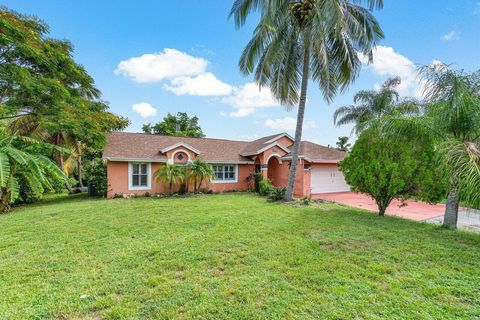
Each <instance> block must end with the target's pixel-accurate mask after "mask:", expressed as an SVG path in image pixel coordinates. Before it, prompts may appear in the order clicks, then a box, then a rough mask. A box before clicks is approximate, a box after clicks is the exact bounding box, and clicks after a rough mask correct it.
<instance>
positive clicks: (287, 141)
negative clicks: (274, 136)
mask: <svg viewBox="0 0 480 320" xmlns="http://www.w3.org/2000/svg"><path fill="white" fill-rule="evenodd" d="M277 142H278V143H280V144H282V145H284V146H285V147H287V148H288V147H290V146H292V145H293V142H292V140H290V138H287V137H282V138H280V139H278V140H277Z"/></svg>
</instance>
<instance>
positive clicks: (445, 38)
mask: <svg viewBox="0 0 480 320" xmlns="http://www.w3.org/2000/svg"><path fill="white" fill-rule="evenodd" d="M458 37H459V35H458V33H457V32H456V31H450V32H447V33H445V34H444V35H443V36H441V37H440V39H441V40H443V41H453V40H457V39H458Z"/></svg>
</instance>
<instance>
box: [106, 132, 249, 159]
mask: <svg viewBox="0 0 480 320" xmlns="http://www.w3.org/2000/svg"><path fill="white" fill-rule="evenodd" d="M178 142H184V143H186V144H188V145H190V146H192V147H194V148H195V149H198V150H199V151H200V152H201V153H200V155H199V157H200V158H202V159H204V160H205V161H214V162H217V161H226V162H227V161H231V162H233V161H236V162H244V161H252V160H251V159H248V158H245V157H242V156H241V155H240V152H241V151H242V150H243V148H245V146H246V145H247V144H248V142H247V141H233V140H223V139H210V138H190V137H174V136H162V135H154V134H144V133H129V132H112V133H110V134H109V135H108V137H107V144H106V147H105V149H104V151H103V157H104V158H106V159H108V158H114V159H115V158H117V159H119V158H126V159H151V160H154V161H166V160H167V159H166V157H165V155H162V154H161V153H160V150H161V149H163V148H166V147H168V146H171V145H173V144H175V143H178Z"/></svg>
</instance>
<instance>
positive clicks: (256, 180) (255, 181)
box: [252, 172, 263, 192]
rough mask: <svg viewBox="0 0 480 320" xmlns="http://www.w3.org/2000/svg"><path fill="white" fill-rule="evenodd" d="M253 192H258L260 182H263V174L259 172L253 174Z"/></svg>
mask: <svg viewBox="0 0 480 320" xmlns="http://www.w3.org/2000/svg"><path fill="white" fill-rule="evenodd" d="M252 177H253V190H254V191H255V192H260V181H262V180H263V174H262V173H261V172H253V173H252Z"/></svg>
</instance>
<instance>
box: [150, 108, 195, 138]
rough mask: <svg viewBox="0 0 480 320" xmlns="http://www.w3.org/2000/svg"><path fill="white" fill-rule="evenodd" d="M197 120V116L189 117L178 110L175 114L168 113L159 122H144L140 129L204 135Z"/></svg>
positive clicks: (165, 132) (188, 135)
mask: <svg viewBox="0 0 480 320" xmlns="http://www.w3.org/2000/svg"><path fill="white" fill-rule="evenodd" d="M198 120H199V119H198V117H197V116H194V117H191V118H190V117H189V116H188V114H187V113H186V112H178V113H177V114H176V115H173V114H170V113H168V114H167V115H166V116H165V117H164V118H163V120H162V121H161V122H158V123H156V124H154V125H152V124H150V123H148V124H144V125H143V127H142V130H143V132H145V133H148V134H161V135H166V136H180V137H196V138H203V137H205V135H204V134H203V132H202V128H200V125H199V124H198Z"/></svg>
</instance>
